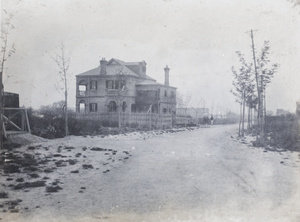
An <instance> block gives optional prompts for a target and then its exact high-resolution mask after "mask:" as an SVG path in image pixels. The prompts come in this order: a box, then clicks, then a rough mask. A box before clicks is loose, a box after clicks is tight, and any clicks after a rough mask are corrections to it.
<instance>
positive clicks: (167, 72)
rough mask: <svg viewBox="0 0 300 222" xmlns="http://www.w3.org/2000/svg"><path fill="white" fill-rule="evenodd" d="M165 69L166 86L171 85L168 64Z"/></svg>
mask: <svg viewBox="0 0 300 222" xmlns="http://www.w3.org/2000/svg"><path fill="white" fill-rule="evenodd" d="M164 70H165V86H169V71H170V69H169V67H168V66H166V68H164Z"/></svg>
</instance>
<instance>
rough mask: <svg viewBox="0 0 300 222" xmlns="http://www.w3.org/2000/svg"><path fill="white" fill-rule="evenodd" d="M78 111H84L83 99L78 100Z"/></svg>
mask: <svg viewBox="0 0 300 222" xmlns="http://www.w3.org/2000/svg"><path fill="white" fill-rule="evenodd" d="M78 111H79V112H80V113H85V101H84V100H81V101H80V102H79V108H78Z"/></svg>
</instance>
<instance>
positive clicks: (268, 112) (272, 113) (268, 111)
mask: <svg viewBox="0 0 300 222" xmlns="http://www.w3.org/2000/svg"><path fill="white" fill-rule="evenodd" d="M266 115H267V116H274V112H273V111H272V110H267V112H266Z"/></svg>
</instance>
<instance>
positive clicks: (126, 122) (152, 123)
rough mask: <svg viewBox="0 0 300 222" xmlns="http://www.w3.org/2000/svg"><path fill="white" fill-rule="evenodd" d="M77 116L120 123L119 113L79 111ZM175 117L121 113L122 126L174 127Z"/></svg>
mask: <svg viewBox="0 0 300 222" xmlns="http://www.w3.org/2000/svg"><path fill="white" fill-rule="evenodd" d="M76 118H78V119H86V120H92V121H99V122H109V123H118V122H119V113H117V112H114V113H113V112H111V113H88V114H87V113H77V114H76ZM174 118H175V117H172V115H170V114H153V113H124V112H122V113H120V120H121V125H122V126H130V125H138V126H147V127H150V128H153V127H157V128H164V127H172V126H173V124H174Z"/></svg>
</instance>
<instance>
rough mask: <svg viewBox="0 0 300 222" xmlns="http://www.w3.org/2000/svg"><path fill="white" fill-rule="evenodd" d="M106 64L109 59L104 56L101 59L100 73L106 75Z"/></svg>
mask: <svg viewBox="0 0 300 222" xmlns="http://www.w3.org/2000/svg"><path fill="white" fill-rule="evenodd" d="M106 64H107V61H106V60H105V58H102V60H101V61H100V69H101V70H100V75H105V74H106Z"/></svg>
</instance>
